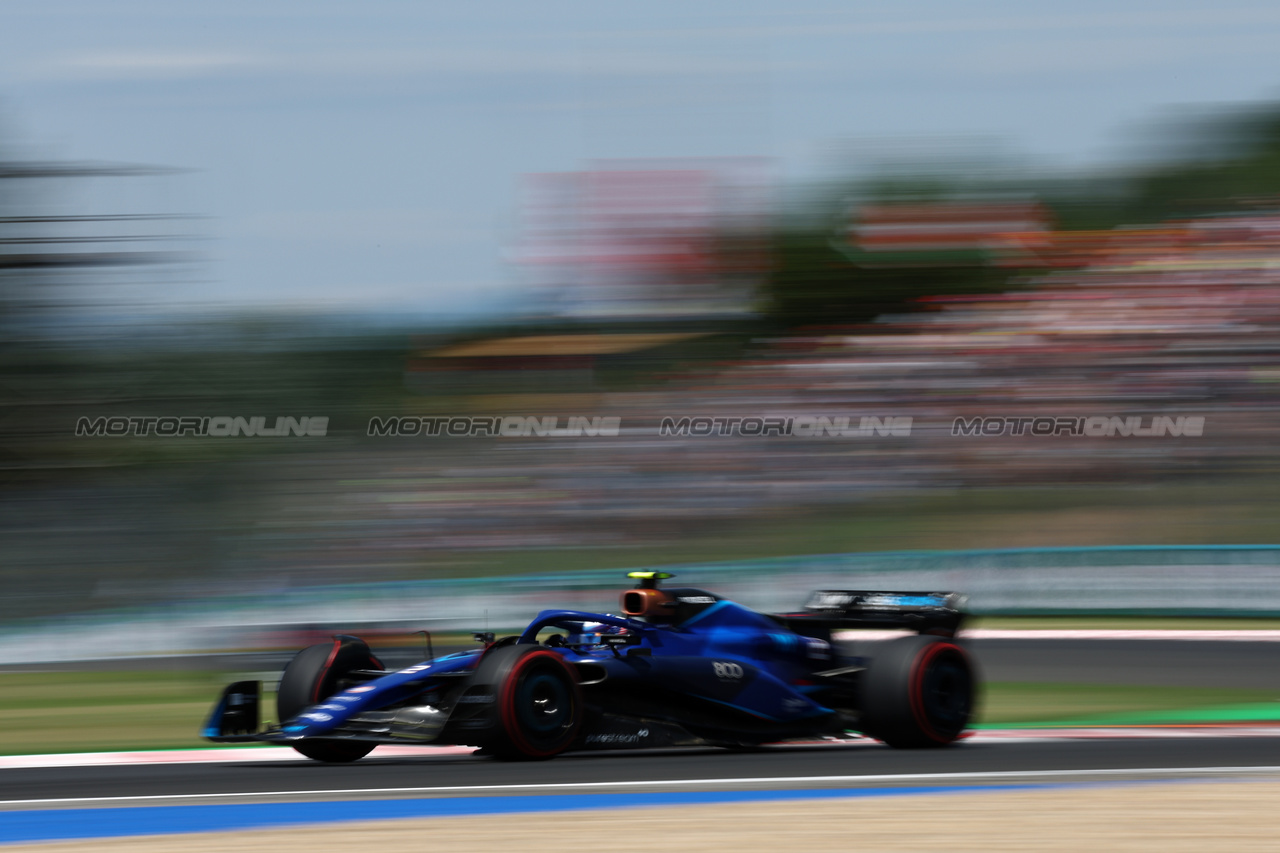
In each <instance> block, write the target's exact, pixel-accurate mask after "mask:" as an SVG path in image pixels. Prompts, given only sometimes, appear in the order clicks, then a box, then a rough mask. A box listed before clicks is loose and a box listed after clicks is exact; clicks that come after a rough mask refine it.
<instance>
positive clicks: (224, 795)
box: [0, 765, 1280, 806]
mask: <svg viewBox="0 0 1280 853" xmlns="http://www.w3.org/2000/svg"><path fill="white" fill-rule="evenodd" d="M1254 774H1261V775H1280V765H1266V766H1258V767H1251V766H1244V767H1109V768H1098V769H1092V770H991V771H969V772H962V773H877V774H870V775H865V776H750V777H741V778H733V777H730V778H722V779H655V780H651V781H644V780H627V781H615V782H540V783H534V784H529V785H437V786H432V787H421V788H329V789H324V790H311V791H308V790H299V791H242V792H235V793H232V792H219V793H211V794H149V795H146V796H127V797H55V798H45V799H31V800H0V806H36V805H54V804H73V803H80V804H105V803H154V802H159V801H187V800H201V801H208V800H226V799H244V798H253V797H317V796H320V797H335V796H350V795H353V794H465V793H468V792H475V793H491V792H501V791H506V792H512V793H514V792H516V791H573V790H578V791H583V790H590V789H613V790H617V789H624V790H625V789H628V788H641V787H667V786H669V787H679V788H710V787H729V786H737V785H780V786H783V787H787V786H793V785H813V784H819V785H833V784H840V785H855V784H859V783H862V784H865V783H868V782H947V781H964V780H978V779H1071V778H1079V777H1085V776H1149V777H1156V778H1179V777H1184V776H1193V777H1194V776H1235V775H1254Z"/></svg>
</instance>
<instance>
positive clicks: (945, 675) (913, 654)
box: [859, 636, 978, 749]
mask: <svg viewBox="0 0 1280 853" xmlns="http://www.w3.org/2000/svg"><path fill="white" fill-rule="evenodd" d="M977 686H978V675H977V669H976V667H975V666H974V664H973V661H972V659H971V658H970V656H969V653H968V652H966V651H965V650H964V649H963V648H962V647H960V646H959V645H957V644H956V643H955V642H953V641H951V640H948V639H944V638H942V637H930V636H914V637H902V638H899V639H896V640H892V641H890V642H887V643H884V644H883V645H882V646H881V648H879V649H878V650H877V651H876V653H874V654H873V655H872V657H871V662H870V663H869V665H868V666H867V670H866V672H864V673H863V676H862V683H861V689H860V691H859V692H860V694H861V701H860V705H861V707H860V709H859V716H860V723H859V726H860V728H861V730H862V732H863V733H864V734H867V735H870V736H871V737H873V738H876V739H877V740H882V741H884V742H885V743H887V744H889V746H893V747H897V748H899V749H919V748H924V747H938V746H946V745H947V744H949V743H952V742H954V741H955V740H956V739H957V738H959V737H960V735H961V734H963V733H964V730H965V727H966V726H967V725H968V724H969V717H970V715H971V714H972V712H973V705H974V699H975V696H976V694H977Z"/></svg>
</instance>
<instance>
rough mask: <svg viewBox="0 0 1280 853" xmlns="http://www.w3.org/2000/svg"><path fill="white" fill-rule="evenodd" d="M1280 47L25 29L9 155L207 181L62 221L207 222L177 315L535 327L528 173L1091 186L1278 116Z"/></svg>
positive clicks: (12, 26) (1216, 16) (1037, 21)
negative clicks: (628, 160)
mask: <svg viewBox="0 0 1280 853" xmlns="http://www.w3.org/2000/svg"><path fill="white" fill-rule="evenodd" d="M1278 44H1280V5H1277V4H1274V3H1271V4H1267V3H1263V2H1243V3H1237V2H1231V0H1225V2H1221V3H1217V4H1214V5H1213V6H1212V7H1211V6H1210V5H1209V4H1206V3H1179V2H1173V3H1158V4H1156V3H1141V2H1131V3H1123V4H1122V3H1115V2H1096V0H1081V1H1080V2H1073V3H1069V4H1068V3H1052V4H1049V3H1044V4H1035V3H1026V2H1019V3H1012V2H970V3H962V2H942V0H911V1H909V2H898V3H878V4H869V3H853V2H805V0H795V2H788V3H773V4H769V3H760V2H733V3H730V2H723V0H720V1H719V2H708V3H690V2H682V3H662V2H646V3H643V4H609V3H600V2H592V3H587V2H581V3H579V2H537V3H534V2H525V3H507V4H502V3H494V4H465V3H450V4H443V3H434V2H372V1H371V2H361V3H334V2H324V0H315V2H307V3H301V2H267V0H259V2H239V0H223V2H218V3H179V2H167V3H161V2H151V0H116V2H110V3H108V2H92V3H91V2H83V0H80V1H79V2H77V0H41V2H34V0H10V2H7V3H5V4H4V5H3V7H0V144H3V145H4V146H5V147H6V148H7V149H8V151H9V152H10V153H11V154H13V153H16V154H19V155H22V156H35V157H56V158H65V159H92V160H117V161H127V162H135V163H152V164H164V165H170V166H178V167H186V168H190V169H192V170H193V171H192V172H190V173H187V174H182V175H176V176H170V177H166V178H149V179H139V180H135V181H130V182H115V183H112V182H106V183H105V184H103V185H102V186H97V185H95V187H93V188H89V189H85V190H74V191H66V192H65V193H64V195H62V196H60V197H59V198H58V202H59V204H61V205H62V209H61V212H122V211H131V210H151V211H157V210H163V211H179V212H190V213H199V214H206V215H208V216H209V217H211V218H210V219H208V220H203V221H201V222H200V223H199V224H198V225H197V226H196V227H197V230H198V231H199V232H200V233H201V234H203V235H205V236H207V237H209V238H211V239H209V240H207V241H205V242H204V243H203V244H202V245H201V250H202V252H203V253H204V254H205V256H206V257H207V259H208V260H207V262H206V263H205V264H204V265H203V267H202V270H201V273H200V275H198V276H195V277H193V280H192V281H188V282H186V283H183V284H181V285H180V286H174V287H166V288H163V289H162V291H157V292H145V291H144V292H142V295H141V296H140V297H139V298H143V299H146V300H148V301H151V302H152V303H154V304H158V305H163V306H165V307H166V308H168V307H175V308H176V307H181V308H183V309H191V308H199V307H208V306H222V307H225V306H251V307H272V308H278V307H286V308H308V309H318V310H332V309H340V308H351V309H356V310H364V311H394V312H405V313H412V314H427V315H436V316H440V317H447V316H453V315H456V314H460V313H473V312H501V311H504V310H507V309H508V308H509V307H510V306H511V305H513V304H515V303H516V302H517V301H518V300H519V298H520V294H521V287H520V284H519V276H517V275H516V274H515V273H514V272H513V270H512V269H511V268H510V267H509V265H507V264H506V263H505V262H504V260H503V253H504V250H506V249H507V248H508V247H509V246H510V244H511V238H512V236H513V228H514V225H515V210H516V202H517V184H518V179H519V176H520V175H521V174H524V173H529V172H545V171H560V170H570V169H575V168H580V167H581V166H582V165H583V164H584V163H585V162H586V161H588V160H590V159H594V158H615V157H667V156H673V157H704V156H719V155H726V156H738V155H750V156H763V157H768V158H770V159H771V160H772V162H773V163H774V164H775V166H774V173H775V174H776V175H777V176H778V178H779V180H784V181H792V182H794V181H800V180H809V179H813V178H815V177H821V176H824V175H830V174H833V173H836V172H838V171H840V170H842V169H844V168H847V167H849V165H850V164H855V163H863V164H865V163H866V162H869V161H870V160H872V159H874V157H875V156H877V155H879V154H883V153H884V152H891V151H898V150H903V149H904V148H905V149H907V150H917V149H918V150H924V151H933V150H939V149H940V148H945V147H946V146H947V145H960V144H963V145H969V146H972V145H974V144H976V143H975V140H981V141H983V144H995V145H999V146H1000V147H1002V148H1003V149H1005V150H1008V151H1011V152H1014V153H1016V154H1018V155H1019V156H1023V157H1025V158H1028V159H1030V160H1032V161H1035V162H1043V163H1048V164H1056V165H1079V164H1087V163H1092V162H1097V161H1101V160H1105V159H1108V158H1114V157H1116V156H1119V155H1120V153H1121V152H1122V151H1123V143H1124V141H1125V139H1126V138H1127V137H1126V135H1127V134H1129V133H1131V132H1132V131H1133V130H1134V129H1135V128H1137V127H1138V126H1139V125H1140V124H1141V123H1142V122H1144V121H1151V120H1153V119H1158V118H1159V117H1161V116H1164V115H1169V114H1171V113H1172V112H1173V111H1174V110H1176V109H1177V108H1178V107H1179V106H1180V105H1204V104H1214V105H1229V104H1234V103H1243V102H1248V101H1254V100H1259V99H1264V98H1268V97H1273V96H1276V95H1277V94H1280V50H1277V49H1276V45H1278ZM73 208H74V211H73V210H72V209H73ZM135 296H138V294H137V293H135Z"/></svg>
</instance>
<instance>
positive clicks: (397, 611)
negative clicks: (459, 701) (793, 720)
mask: <svg viewBox="0 0 1280 853" xmlns="http://www.w3.org/2000/svg"><path fill="white" fill-rule="evenodd" d="M636 568H642V567H636ZM643 568H655V567H643ZM661 568H662V569H663V570H664V571H669V572H674V573H675V574H676V575H677V576H678V580H676V581H674V582H673V583H674V584H676V585H679V586H697V587H704V588H706V589H709V590H711V591H713V592H716V593H718V594H720V595H724V596H726V597H729V598H733V599H735V600H737V601H740V602H742V603H744V604H747V605H749V606H751V607H755V608H757V609H760V610H764V611H786V610H792V609H795V608H797V607H799V606H800V605H801V604H802V603H803V602H804V600H805V598H806V597H807V595H808V593H809V592H810V591H811V590H813V589H832V588H834V589H891V590H892V589H897V590H945V591H955V592H963V593H967V594H968V595H969V608H970V610H971V611H972V612H973V613H975V614H979V615H996V614H1002V615H1034V614H1071V615H1182V616H1277V615H1280V546H1278V545H1239V546H1220V545H1214V546H1133V547H1112V548H1105V547H1104V548H1018V549H1006V550H978V551H892V552H880V553H853V554H822V555H814V556H803V557H779V558H770V559H760V560H743V561H733V562H724V563H696V564H688V565H675V566H662V567H661ZM264 573H266V572H264ZM625 573H626V570H625V569H608V570H593V571H582V572H572V573H565V574H551V575H545V574H544V575H516V576H511V577H498V578H475V579H471V578H468V579H445V580H423V581H411V582H395V583H367V584H342V585H331V586H317V587H304V588H298V589H292V590H288V591H283V592H281V593H279V594H277V595H272V596H263V595H254V596H247V595H235V594H228V595H225V596H221V597H206V598H203V599H201V600H199V601H181V602H174V603H172V604H171V605H169V606H166V607H162V608H159V607H157V608H148V609H140V610H138V611H133V612H113V613H107V614H95V615H93V616H66V617H63V618H61V619H58V620H54V621H49V622H43V623H40V624H33V625H26V626H10V627H9V628H8V630H6V631H5V632H4V633H0V663H14V662H31V661H54V660H82V659H85V658H90V657H115V656H128V655H150V654H174V653H191V652H202V651H208V650H214V649H225V650H230V649H236V648H249V647H255V646H263V645H269V644H270V642H271V640H272V638H273V637H276V638H278V637H279V636H281V634H282V633H285V634H287V632H288V631H290V630H296V629H298V628H303V627H314V628H316V629H318V630H328V629H330V628H332V629H343V628H349V629H355V628H358V627H360V626H401V627H405V628H408V629H410V630H412V629H414V628H418V627H422V628H428V629H431V630H432V631H450V630H482V629H484V628H486V627H488V628H489V629H490V630H508V629H511V628H515V627H517V626H520V625H522V624H523V623H524V622H526V621H528V620H529V619H530V618H531V617H532V616H533V615H534V614H535V613H536V612H537V611H539V610H542V609H548V608H559V607H567V608H573V609H582V610H604V611H616V610H617V608H618V594H619V593H620V592H621V591H622V590H623V589H624V588H626V585H627V581H626V579H625V577H624V575H625Z"/></svg>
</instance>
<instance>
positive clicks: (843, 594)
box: [775, 589, 968, 639]
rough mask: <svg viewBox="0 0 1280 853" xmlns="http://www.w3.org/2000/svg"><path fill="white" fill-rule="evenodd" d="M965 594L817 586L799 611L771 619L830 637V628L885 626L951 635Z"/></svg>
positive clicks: (962, 613)
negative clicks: (818, 587)
mask: <svg viewBox="0 0 1280 853" xmlns="http://www.w3.org/2000/svg"><path fill="white" fill-rule="evenodd" d="M967 602H968V596H965V595H961V594H959V593H955V592H885V591H879V590H855V589H820V590H817V591H816V592H814V593H813V595H811V596H810V597H809V601H808V602H806V603H805V605H804V610H803V611H802V612H800V613H783V614H779V615H777V616H776V617H775V618H776V619H778V620H779V621H780V622H782V623H783V624H784V625H786V626H787V627H788V628H790V629H791V630H793V631H795V632H796V633H798V634H805V635H808V636H823V637H826V638H828V639H829V638H830V634H831V631H833V630H851V629H857V628H881V629H885V628H889V629H894V628H896V629H901V630H907V631H915V632H916V633H917V634H941V635H944V636H948V637H949V636H954V635H955V633H956V631H958V630H959V629H960V624H961V623H962V622H963V621H964V618H965V606H966V604H967Z"/></svg>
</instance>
